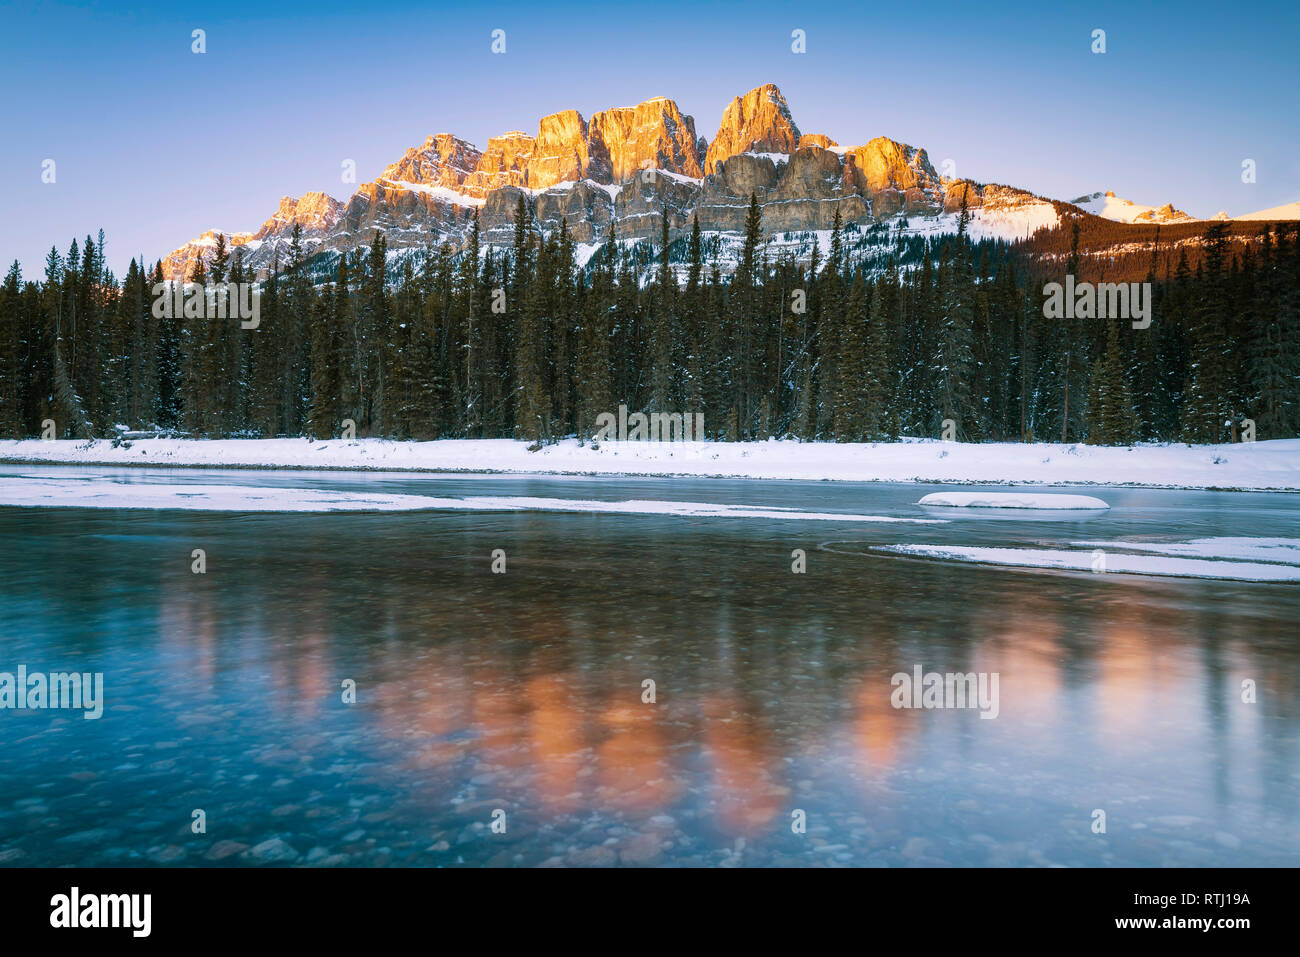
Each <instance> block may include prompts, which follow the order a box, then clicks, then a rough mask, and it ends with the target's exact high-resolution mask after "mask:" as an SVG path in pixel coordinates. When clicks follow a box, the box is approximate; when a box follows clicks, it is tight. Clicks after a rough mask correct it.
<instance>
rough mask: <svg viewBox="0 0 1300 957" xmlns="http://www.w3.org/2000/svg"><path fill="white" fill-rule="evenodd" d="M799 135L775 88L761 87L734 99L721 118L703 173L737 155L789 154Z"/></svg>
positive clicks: (711, 170) (787, 108) (782, 97)
mask: <svg viewBox="0 0 1300 957" xmlns="http://www.w3.org/2000/svg"><path fill="white" fill-rule="evenodd" d="M799 135H800V134H799V127H798V126H796V125H795V122H794V117H792V116H791V115H790V107H789V106H788V105H787V104H786V102H785V97H784V96H783V95H782V93H781V91H780V90H779V89H777V87H776V85H775V84H773V83H765V84H763V85H762V86H759V87H755V88H754V89H752V90H750V91H749V92H748V93H746V94H745V95H744V96H738V97H736V98H735V99H734V100H732V101H731V104H730V105H729V106H728V107H727V109H726V111H725V112H724V113H723V114H722V123H721V125H720V126H719V127H718V135H717V136H715V137H714V138H713V142H712V143H711V144H710V145H709V152H708V155H707V156H705V158H704V172H705V174H706V175H711V174H713V173H715V172H716V171H717V165H718V163H720V162H722V161H723V160H725V159H727V158H728V157H731V156H735V155H736V154H737V153H749V152H754V153H793V152H794V151H795V150H796V149H798V148H799Z"/></svg>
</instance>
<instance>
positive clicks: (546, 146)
mask: <svg viewBox="0 0 1300 957" xmlns="http://www.w3.org/2000/svg"><path fill="white" fill-rule="evenodd" d="M588 158H589V151H588V148H587V121H586V120H584V119H583V118H582V114H580V113H579V112H578V111H577V110H562V111H561V112H559V113H552V114H551V115H550V116H544V117H542V121H541V122H540V123H539V124H538V126H537V142H536V145H535V146H534V148H533V155H532V157H531V158H530V159H529V160H528V181H527V184H526V185H527V186H528V188H529V189H545V188H546V187H548V186H554V185H555V184H556V183H564V182H568V181H569V180H575V179H582V178H583V177H584V176H586V175H587V166H588V162H589V159H588Z"/></svg>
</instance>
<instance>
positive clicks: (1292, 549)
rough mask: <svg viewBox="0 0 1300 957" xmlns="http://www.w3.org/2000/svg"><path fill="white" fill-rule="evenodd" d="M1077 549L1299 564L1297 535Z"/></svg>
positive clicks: (1082, 544) (1103, 544) (1099, 544)
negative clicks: (1291, 536)
mask: <svg viewBox="0 0 1300 957" xmlns="http://www.w3.org/2000/svg"><path fill="white" fill-rule="evenodd" d="M1074 544H1075V545H1076V546H1078V547H1079V548H1105V549H1122V550H1123V551H1126V552H1149V553H1153V554H1156V555H1175V556H1180V557H1184V558H1226V559H1232V560H1236V561H1252V562H1280V563H1282V564H1286V565H1300V538H1241V537H1236V536H1232V537H1220V538H1194V539H1192V540H1191V541H1189V542H1075V543H1074Z"/></svg>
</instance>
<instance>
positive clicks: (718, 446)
mask: <svg viewBox="0 0 1300 957" xmlns="http://www.w3.org/2000/svg"><path fill="white" fill-rule="evenodd" d="M0 462H3V463H7V464H14V463H21V464H38V463H41V464H72V465H113V466H123V465H129V466H150V467H159V466H173V467H194V468H260V469H360V470H392V471H431V472H517V473H530V474H556V475H653V476H693V477H718V478H758V479H800V480H831V481H846V482H952V483H966V484H980V485H1110V486H1146V487H1154V488H1189V489H1196V488H1216V489H1240V490H1281V491H1300V439H1285V440H1275V441H1269V442H1252V443H1243V444H1238V445H1199V446H1186V445H1139V446H1133V447H1126V448H1100V447H1095V446H1088V445H1059V444H1037V445H1022V444H1019V443H987V444H979V445H973V444H962V443H956V442H940V441H936V440H929V439H926V440H909V441H901V442H889V443H880V444H870V443H864V444H837V443H829V442H813V443H799V442H776V441H770V442H734V443H723V442H719V443H715V442H675V443H667V442H664V443H656V442H606V443H604V444H602V445H601V446H600V447H599V448H593V447H592V446H591V445H590V444H587V445H583V446H580V445H579V444H578V443H577V442H576V441H573V440H567V441H564V442H560V443H558V444H556V445H551V446H547V447H546V448H544V449H541V450H539V451H536V452H529V451H528V444H527V443H525V442H516V441H512V440H509V439H483V440H452V439H447V440H441V441H437V442H390V441H387V440H384V439H357V440H354V441H343V440H337V439H335V440H326V441H323V442H313V441H310V440H308V439H210V440H203V439H198V440H186V439H142V440H137V441H133V442H131V443H130V447H129V448H128V447H126V446H119V447H117V448H114V447H113V445H112V443H111V442H107V441H96V442H85V441H78V440H58V441H41V440H38V439H29V440H17V441H15V440H4V441H0Z"/></svg>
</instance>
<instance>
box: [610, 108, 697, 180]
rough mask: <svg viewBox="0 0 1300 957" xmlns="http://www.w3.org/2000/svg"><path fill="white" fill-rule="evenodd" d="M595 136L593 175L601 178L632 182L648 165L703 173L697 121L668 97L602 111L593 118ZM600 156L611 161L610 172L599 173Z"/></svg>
mask: <svg viewBox="0 0 1300 957" xmlns="http://www.w3.org/2000/svg"><path fill="white" fill-rule="evenodd" d="M590 136H591V157H592V170H593V176H592V178H593V179H596V180H598V181H600V182H611V181H612V182H615V183H622V182H626V181H627V180H629V179H631V178H632V177H633V176H634V175H636V173H637V171H638V170H640V169H642V168H643V167H647V166H648V167H652V168H654V169H666V170H671V171H672V172H675V173H681V174H683V175H684V176H692V177H696V178H698V177H699V176H701V175H702V173H701V171H700V157H699V153H698V149H697V137H696V135H695V120H694V118H693V117H690V116H683V115H682V113H681V111H680V110H679V109H678V108H677V104H676V103H674V102H673V101H672V100H669V99H667V98H665V97H656V98H655V99H653V100H646V101H645V102H644V103H639V104H637V105H636V106H624V107H619V108H617V109H613V110H602V111H601V112H599V113H597V114H596V115H595V116H593V117H592V118H591V127H590ZM597 157H599V158H601V159H603V160H604V161H605V163H606V164H607V170H606V172H607V176H606V177H601V176H598V175H595V163H596V159H597Z"/></svg>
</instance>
